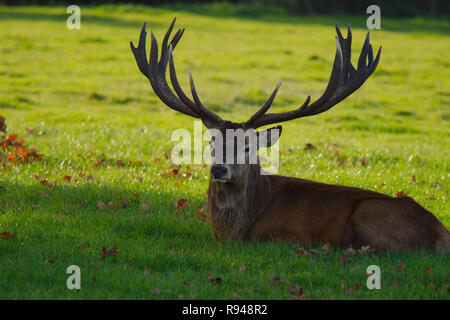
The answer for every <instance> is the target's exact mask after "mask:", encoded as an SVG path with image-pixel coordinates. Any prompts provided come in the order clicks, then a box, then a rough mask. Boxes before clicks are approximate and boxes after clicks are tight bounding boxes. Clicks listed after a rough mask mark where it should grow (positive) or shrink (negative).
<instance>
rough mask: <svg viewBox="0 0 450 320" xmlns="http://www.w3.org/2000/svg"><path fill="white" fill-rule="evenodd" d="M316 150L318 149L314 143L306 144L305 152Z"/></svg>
mask: <svg viewBox="0 0 450 320" xmlns="http://www.w3.org/2000/svg"><path fill="white" fill-rule="evenodd" d="M316 149H317V148H316V147H315V146H314V145H313V144H312V143H307V144H305V147H304V148H303V150H305V151H309V150H316Z"/></svg>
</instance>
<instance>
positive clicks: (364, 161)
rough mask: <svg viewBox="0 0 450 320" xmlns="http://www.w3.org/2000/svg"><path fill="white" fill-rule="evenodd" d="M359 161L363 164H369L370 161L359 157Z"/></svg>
mask: <svg viewBox="0 0 450 320" xmlns="http://www.w3.org/2000/svg"><path fill="white" fill-rule="evenodd" d="M359 162H360V163H361V165H362V166H367V164H368V163H369V161H367V159H366V158H361V159H359Z"/></svg>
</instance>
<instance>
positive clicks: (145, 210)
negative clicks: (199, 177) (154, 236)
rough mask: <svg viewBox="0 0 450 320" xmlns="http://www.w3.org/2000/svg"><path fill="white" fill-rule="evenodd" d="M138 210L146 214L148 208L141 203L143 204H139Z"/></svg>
mask: <svg viewBox="0 0 450 320" xmlns="http://www.w3.org/2000/svg"><path fill="white" fill-rule="evenodd" d="M139 210H140V211H141V212H147V211H148V206H147V205H146V204H145V203H143V204H141V206H140V207H139Z"/></svg>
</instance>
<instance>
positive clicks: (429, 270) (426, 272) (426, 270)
mask: <svg viewBox="0 0 450 320" xmlns="http://www.w3.org/2000/svg"><path fill="white" fill-rule="evenodd" d="M432 272H433V268H431V267H428V268H426V269H425V274H428V275H429V274H431V273H432Z"/></svg>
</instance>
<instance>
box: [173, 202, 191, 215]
mask: <svg viewBox="0 0 450 320" xmlns="http://www.w3.org/2000/svg"><path fill="white" fill-rule="evenodd" d="M187 207H189V205H188V204H187V200H186V199H180V200H178V201H176V202H175V208H176V210H177V213H180V212H181V211H183V209H184V208H187Z"/></svg>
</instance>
